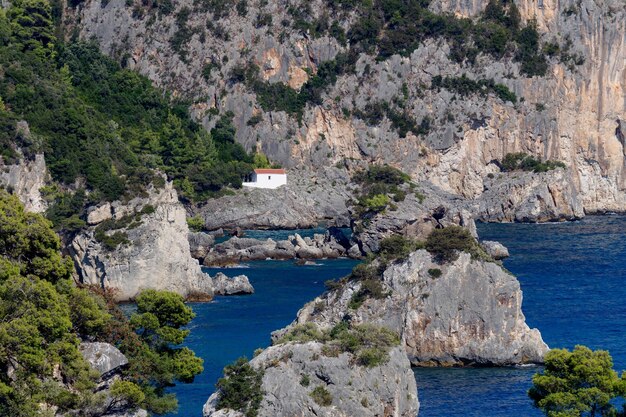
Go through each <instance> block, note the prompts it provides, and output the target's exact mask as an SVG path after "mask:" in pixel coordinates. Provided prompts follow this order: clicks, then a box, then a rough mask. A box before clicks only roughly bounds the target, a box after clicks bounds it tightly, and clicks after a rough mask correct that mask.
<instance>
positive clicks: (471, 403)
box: [173, 216, 626, 417]
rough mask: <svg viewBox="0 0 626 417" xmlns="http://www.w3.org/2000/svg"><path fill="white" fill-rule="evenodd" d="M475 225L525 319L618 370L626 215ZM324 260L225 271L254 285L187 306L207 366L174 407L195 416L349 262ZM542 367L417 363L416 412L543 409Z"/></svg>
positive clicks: (623, 348) (625, 340) (625, 359)
mask: <svg viewBox="0 0 626 417" xmlns="http://www.w3.org/2000/svg"><path fill="white" fill-rule="evenodd" d="M478 230H479V234H480V237H481V238H482V239H485V240H498V241H500V242H502V243H503V244H504V245H506V246H507V247H508V248H509V252H510V253H511V257H510V258H508V259H507V260H505V262H504V264H505V266H506V268H507V269H509V270H510V271H511V272H513V273H514V274H515V275H516V276H517V277H518V279H519V281H520V283H521V286H522V290H523V292H524V301H523V306H522V309H523V312H524V314H525V315H526V321H527V323H528V324H529V326H530V327H536V328H538V329H539V330H540V331H541V333H542V336H543V339H544V340H545V342H546V343H548V345H549V346H551V347H567V348H572V347H574V346H575V345H576V344H584V345H587V346H589V347H592V348H602V349H607V350H609V351H610V353H611V354H612V356H613V359H614V361H615V367H616V369H617V370H618V371H621V370H623V369H626V337H625V336H626V335H625V334H624V333H625V332H624V330H623V329H624V328H626V326H625V324H626V303H625V302H624V300H626V285H625V284H626V282H625V281H626V256H625V255H626V216H589V217H587V218H585V219H584V220H582V221H579V222H571V223H557V224H534V225H533V224H481V225H479V227H478ZM320 264H321V265H320V266H295V265H294V264H293V263H291V262H278V261H266V262H255V263H250V268H248V269H243V270H237V271H233V270H225V271H224V272H225V273H226V274H227V275H233V274H234V273H239V272H241V273H245V274H246V275H248V276H249V277H250V280H251V282H252V284H253V285H254V287H255V289H256V290H257V292H256V293H255V294H254V295H251V296H244V297H220V298H217V299H216V301H214V302H212V303H207V304H194V305H193V307H194V310H195V311H196V313H197V317H196V319H194V321H193V323H192V333H191V336H190V337H189V339H188V345H189V346H190V347H191V348H192V349H193V350H194V351H196V353H197V354H198V355H200V356H201V357H203V358H204V360H205V371H204V373H203V374H201V375H200V376H199V377H198V378H197V379H196V381H195V382H194V383H193V384H189V385H184V384H181V385H178V386H177V387H175V388H174V389H173V392H176V393H177V395H178V398H179V402H180V410H179V415H180V416H185V417H199V416H201V410H202V405H203V404H204V402H205V401H206V399H207V398H208V396H209V395H210V394H211V393H212V392H213V390H214V384H215V382H216V381H217V379H218V378H219V376H220V375H221V369H222V367H223V366H224V365H226V364H227V363H229V362H231V361H232V360H234V359H236V358H237V357H239V356H242V355H247V356H248V357H250V356H251V355H252V352H253V351H254V349H255V348H257V347H263V346H267V345H268V344H269V334H270V332H271V331H272V330H275V329H278V328H280V327H283V326H284V325H286V324H287V323H289V322H290V321H291V320H292V319H293V318H294V317H295V314H296V312H297V310H298V309H299V308H300V307H301V306H302V304H304V303H305V302H306V301H308V300H310V299H312V298H314V297H315V296H316V295H318V294H320V293H321V292H322V291H323V282H324V281H325V280H327V279H331V278H337V277H340V276H343V275H345V274H346V273H347V272H348V271H349V270H350V269H351V268H352V266H353V265H354V262H352V261H348V260H334V261H320ZM215 271H217V270H210V271H209V272H211V273H215ZM538 369H539V368H486V369H416V370H415V377H416V381H417V385H418V390H419V397H420V403H421V408H420V417H444V416H477V417H482V416H485V417H491V416H494V417H499V416H502V417H504V416H531V417H532V416H540V415H541V414H540V413H539V412H538V411H537V410H535V409H534V408H533V407H532V404H531V402H530V400H528V398H527V397H526V390H527V389H528V388H529V386H530V380H531V377H532V375H533V373H535V372H536V371H537V370H538Z"/></svg>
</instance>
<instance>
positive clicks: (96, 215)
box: [87, 203, 113, 226]
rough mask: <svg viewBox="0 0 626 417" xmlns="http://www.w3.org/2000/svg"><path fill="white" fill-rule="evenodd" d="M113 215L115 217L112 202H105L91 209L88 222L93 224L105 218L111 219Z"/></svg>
mask: <svg viewBox="0 0 626 417" xmlns="http://www.w3.org/2000/svg"><path fill="white" fill-rule="evenodd" d="M111 217H113V211H112V208H111V203H104V204H102V205H101V206H99V207H93V208H91V209H90V210H89V213H88V214H87V224H88V225H90V226H93V225H96V224H98V223H102V222H103V221H105V220H109V219H110V218H111Z"/></svg>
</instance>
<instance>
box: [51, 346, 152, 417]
mask: <svg viewBox="0 0 626 417" xmlns="http://www.w3.org/2000/svg"><path fill="white" fill-rule="evenodd" d="M80 352H81V354H82V355H83V358H84V359H85V360H86V361H87V363H89V365H90V366H91V367H92V368H94V369H95V370H97V371H98V372H99V373H100V381H99V383H98V386H97V388H96V392H97V394H96V395H97V396H99V397H100V399H101V400H102V404H99V405H90V406H89V407H88V408H86V409H82V410H75V411H81V412H83V413H84V412H87V413H88V414H90V415H99V416H102V417H148V412H147V411H146V410H143V409H140V408H137V407H134V406H130V405H129V404H128V403H126V401H119V400H117V401H115V402H114V401H113V398H111V395H110V393H109V389H110V387H111V385H112V384H113V383H114V382H115V381H118V380H120V374H121V371H122V368H123V367H124V366H125V365H126V364H128V359H127V358H126V356H124V354H123V353H122V352H120V351H119V349H117V348H116V347H115V346H113V345H111V344H109V343H101V342H82V343H81V344H80ZM54 415H55V416H59V417H69V416H72V415H76V413H75V412H70V413H67V414H54Z"/></svg>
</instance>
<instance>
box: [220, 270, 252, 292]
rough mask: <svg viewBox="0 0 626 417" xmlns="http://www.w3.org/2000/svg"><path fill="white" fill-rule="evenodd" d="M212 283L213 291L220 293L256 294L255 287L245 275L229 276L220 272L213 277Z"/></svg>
mask: <svg viewBox="0 0 626 417" xmlns="http://www.w3.org/2000/svg"><path fill="white" fill-rule="evenodd" d="M212 285H213V291H214V292H215V294H218V295H239V294H254V288H253V287H252V284H250V281H248V277H247V276H245V275H237V276H236V277H233V278H229V277H227V276H226V275H224V274H222V273H221V272H218V273H217V274H215V276H214V277H213V278H212Z"/></svg>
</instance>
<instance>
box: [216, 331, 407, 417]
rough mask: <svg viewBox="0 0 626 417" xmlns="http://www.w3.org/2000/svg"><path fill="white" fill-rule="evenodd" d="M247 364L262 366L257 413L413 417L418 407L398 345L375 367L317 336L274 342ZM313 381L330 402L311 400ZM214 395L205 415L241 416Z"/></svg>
mask: <svg viewBox="0 0 626 417" xmlns="http://www.w3.org/2000/svg"><path fill="white" fill-rule="evenodd" d="M250 364H251V365H252V366H253V367H255V368H257V369H259V368H261V369H264V370H265V374H264V376H263V384H262V389H263V391H264V392H265V395H264V398H263V401H262V403H261V406H260V409H259V412H258V416H259V417H274V416H301V417H313V416H318V417H319V416H324V417H348V416H363V417H374V416H394V417H415V416H416V415H417V413H418V410H419V402H418V399H417V388H416V386H415V377H414V375H413V372H412V371H411V366H410V363H409V361H408V360H407V358H406V355H405V354H404V352H403V351H402V349H401V348H399V347H397V348H394V349H392V350H391V351H390V352H389V360H388V361H387V362H386V363H384V364H382V365H380V366H376V367H373V368H368V367H364V366H359V365H355V364H354V357H353V355H352V354H350V353H341V354H339V355H337V356H336V357H332V356H327V355H325V353H324V344H322V343H319V342H309V343H304V344H294V343H288V344H282V345H277V346H272V347H270V348H268V349H266V350H265V351H263V352H262V353H261V354H260V355H259V356H257V357H255V358H254V359H253V360H252V361H250ZM303 381H306V382H303ZM316 387H323V388H324V389H325V390H326V391H327V392H328V393H329V394H330V395H329V399H330V403H329V404H324V405H322V404H320V403H319V402H316V401H315V400H314V398H313V396H311V392H313V390H314V389H315V388H316ZM218 396H219V393H215V394H213V395H212V396H211V397H210V398H209V400H208V401H207V403H206V404H205V406H204V416H205V417H226V416H228V417H243V414H242V413H239V412H237V411H233V410H226V409H224V410H217V409H216V408H217V400H218Z"/></svg>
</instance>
